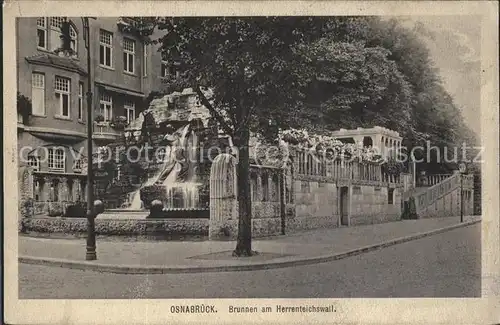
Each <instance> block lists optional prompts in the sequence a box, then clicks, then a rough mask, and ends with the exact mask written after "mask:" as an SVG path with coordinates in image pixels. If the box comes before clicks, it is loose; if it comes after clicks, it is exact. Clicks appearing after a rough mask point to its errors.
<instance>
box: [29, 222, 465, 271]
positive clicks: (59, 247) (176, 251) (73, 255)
mask: <svg viewBox="0 0 500 325" xmlns="http://www.w3.org/2000/svg"><path fill="white" fill-rule="evenodd" d="M472 219H473V217H470V218H467V219H466V221H467V220H472ZM457 223H459V219H458V218H455V217H449V218H437V219H423V220H406V221H398V222H392V223H385V224H377V225H368V226H358V227H346V228H337V229H320V230H313V231H307V232H302V233H296V234H291V235H285V236H277V237H271V238H267V239H260V240H254V241H253V249H255V250H257V251H259V252H261V253H268V256H271V257H270V259H271V260H273V258H274V259H276V258H279V259H280V260H286V259H287V258H290V259H291V258H297V257H313V256H322V255H330V254H334V253H341V252H345V251H348V250H353V249H357V248H360V247H363V246H368V245H373V244H377V243H381V242H384V241H388V240H391V239H396V238H400V237H405V236H409V235H412V234H417V233H421V232H426V231H431V230H434V229H438V228H442V227H446V226H451V225H454V224H457ZM235 247H236V243H235V242H232V241H226V242H224V241H182V242H179V241H169V242H166V241H163V242H159V241H157V242H145V241H143V242H140V241H136V242H130V241H128V242H119V241H109V240H108V241H107V240H99V241H98V242H97V254H98V261H97V262H98V263H103V264H114V265H143V266H144V265H167V266H214V265H223V264H224V263H226V264H227V263H228V261H227V258H226V260H221V259H218V258H217V256H216V255H217V254H216V253H220V252H228V251H231V250H232V249H234V248H235ZM207 254H212V255H213V256H214V257H213V258H210V257H203V256H204V255H207ZM19 256H33V257H46V258H60V259H68V260H75V261H83V260H84V259H85V239H46V238H31V237H25V236H20V237H19ZM196 257H199V258H196ZM262 259H263V257H256V258H251V259H248V258H241V259H232V260H231V263H232V264H233V265H237V264H248V263H253V262H262Z"/></svg>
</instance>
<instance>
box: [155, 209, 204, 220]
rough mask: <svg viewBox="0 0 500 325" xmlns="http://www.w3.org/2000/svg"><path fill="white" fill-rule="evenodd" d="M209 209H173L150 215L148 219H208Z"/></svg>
mask: <svg viewBox="0 0 500 325" xmlns="http://www.w3.org/2000/svg"><path fill="white" fill-rule="evenodd" d="M209 218H210V210H209V209H195V208H187V209H183V208H177V209H176V208H173V209H163V210H162V211H160V212H158V213H156V214H150V215H149V216H148V219H209Z"/></svg>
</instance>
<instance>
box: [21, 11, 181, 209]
mask: <svg viewBox="0 0 500 325" xmlns="http://www.w3.org/2000/svg"><path fill="white" fill-rule="evenodd" d="M65 22H69V35H70V38H71V40H70V47H71V50H70V51H61V47H62V29H61V27H62V26H63V24H64V25H65V26H68V25H67V24H65ZM133 23H134V20H133V19H127V18H119V17H116V18H108V17H107V18H97V19H90V23H89V26H90V27H89V34H90V37H89V45H90V55H91V66H90V67H88V66H87V48H86V45H85V43H86V41H85V39H84V29H83V21H82V19H81V18H80V17H33V18H19V19H18V20H17V22H16V24H17V26H16V33H17V35H16V36H17V37H16V40H17V52H16V54H17V89H18V94H20V95H23V96H25V97H27V98H29V99H30V100H31V103H32V111H31V115H29V117H27V118H26V117H25V118H23V117H22V116H23V115H22V114H19V111H18V127H17V129H18V132H17V134H18V153H19V156H18V157H19V163H20V165H29V166H32V167H34V169H35V172H34V193H35V194H34V200H35V201H40V202H66V201H68V202H69V201H79V200H85V193H86V191H85V173H86V172H85V168H83V169H82V162H83V161H84V160H86V159H85V155H86V152H87V149H86V144H87V125H88V123H92V124H93V137H92V140H93V146H94V148H97V147H99V146H103V145H106V144H108V143H110V142H113V141H115V140H116V139H117V138H118V137H119V136H120V135H121V133H122V132H123V128H120V127H119V126H118V125H117V124H116V123H114V121H116V120H121V121H122V122H123V121H125V123H129V122H131V121H133V120H134V119H135V118H136V117H137V116H138V114H140V111H141V110H142V109H144V107H142V105H141V103H143V100H144V99H145V98H146V97H147V96H148V95H149V94H150V93H151V91H159V90H161V89H162V86H163V82H162V79H163V78H164V77H166V76H167V74H168V73H175V72H173V71H172V69H170V68H169V67H167V64H166V62H164V61H162V56H161V54H160V53H159V52H158V50H157V48H155V46H153V45H150V44H147V42H145V40H144V39H142V38H141V37H140V36H138V35H137V34H134V33H129V32H126V31H125V30H126V29H125V28H124V27H125V26H128V25H130V24H133ZM89 69H90V71H91V78H92V80H91V85H92V89H90V90H91V91H92V93H93V102H92V107H90V108H89V107H87V99H86V93H87V92H88V90H89V89H87V88H88V73H87V72H88V71H89ZM88 109H92V110H93V116H94V121H87V110H88Z"/></svg>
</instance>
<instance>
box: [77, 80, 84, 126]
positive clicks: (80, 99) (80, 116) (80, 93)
mask: <svg viewBox="0 0 500 325" xmlns="http://www.w3.org/2000/svg"><path fill="white" fill-rule="evenodd" d="M78 119H79V120H83V83H82V82H80V83H79V84H78Z"/></svg>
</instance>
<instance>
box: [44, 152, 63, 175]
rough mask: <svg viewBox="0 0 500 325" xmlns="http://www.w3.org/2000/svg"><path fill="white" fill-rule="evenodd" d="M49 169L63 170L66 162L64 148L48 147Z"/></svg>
mask: <svg viewBox="0 0 500 325" xmlns="http://www.w3.org/2000/svg"><path fill="white" fill-rule="evenodd" d="M48 152H49V159H48V163H49V170H51V171H59V172H64V170H65V165H66V164H65V163H66V156H65V152H64V149H60V148H58V149H56V148H49V151H48Z"/></svg>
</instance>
